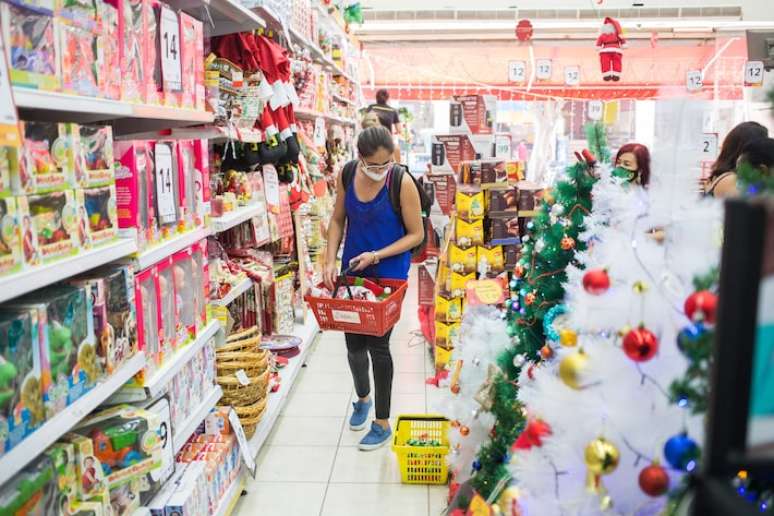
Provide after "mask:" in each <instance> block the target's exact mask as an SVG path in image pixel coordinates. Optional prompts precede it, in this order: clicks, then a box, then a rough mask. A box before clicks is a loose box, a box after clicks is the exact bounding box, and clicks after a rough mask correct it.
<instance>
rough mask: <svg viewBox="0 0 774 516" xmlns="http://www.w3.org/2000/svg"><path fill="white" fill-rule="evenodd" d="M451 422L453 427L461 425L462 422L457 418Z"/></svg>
mask: <svg viewBox="0 0 774 516" xmlns="http://www.w3.org/2000/svg"><path fill="white" fill-rule="evenodd" d="M449 424H450V425H451V426H452V428H457V427H459V426H460V422H459V420H457V419H454V420H452V422H451V423H449Z"/></svg>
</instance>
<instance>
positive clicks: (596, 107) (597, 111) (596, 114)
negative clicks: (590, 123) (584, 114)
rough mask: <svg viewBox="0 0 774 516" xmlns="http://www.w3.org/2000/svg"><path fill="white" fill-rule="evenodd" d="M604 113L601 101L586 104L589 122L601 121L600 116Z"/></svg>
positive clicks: (603, 105)
mask: <svg viewBox="0 0 774 516" xmlns="http://www.w3.org/2000/svg"><path fill="white" fill-rule="evenodd" d="M604 113H605V104H604V103H603V102H602V101H601V100H591V101H589V103H588V116H589V120H594V121H595V122H596V121H599V120H602V115H603V114H604Z"/></svg>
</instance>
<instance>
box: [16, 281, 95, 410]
mask: <svg viewBox="0 0 774 516" xmlns="http://www.w3.org/2000/svg"><path fill="white" fill-rule="evenodd" d="M11 306H13V307H22V308H25V309H33V310H36V312H37V318H38V324H39V325H40V328H41V342H40V346H39V353H40V368H41V374H42V378H41V391H42V393H43V401H44V403H45V405H46V414H47V416H48V417H49V418H50V417H53V416H54V415H55V414H57V413H58V412H60V411H62V410H64V408H65V407H66V406H68V405H70V404H72V403H73V402H74V401H75V400H77V399H78V398H80V397H81V396H83V395H84V394H86V393H87V392H88V391H89V390H90V389H91V388H92V387H94V383H95V382H96V381H97V379H98V378H99V375H100V369H99V363H98V360H97V351H96V347H95V345H94V323H93V321H94V320H93V315H92V310H91V299H90V296H88V295H87V292H86V289H84V288H82V287H73V286H70V285H55V286H53V287H48V288H46V289H43V290H38V291H35V292H33V293H31V294H28V295H26V296H23V297H21V298H19V299H18V300H14V301H13V302H12V305H11Z"/></svg>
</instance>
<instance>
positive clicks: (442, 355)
mask: <svg viewBox="0 0 774 516" xmlns="http://www.w3.org/2000/svg"><path fill="white" fill-rule="evenodd" d="M451 354H452V353H451V350H450V349H445V348H442V347H440V346H436V347H435V367H436V368H441V367H446V366H447V365H449V362H451Z"/></svg>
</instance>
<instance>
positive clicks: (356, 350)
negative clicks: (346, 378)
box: [344, 330, 392, 419]
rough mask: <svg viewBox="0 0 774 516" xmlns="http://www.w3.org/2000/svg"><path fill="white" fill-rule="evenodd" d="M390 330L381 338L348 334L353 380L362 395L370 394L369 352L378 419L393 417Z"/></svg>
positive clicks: (346, 336)
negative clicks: (391, 406)
mask: <svg viewBox="0 0 774 516" xmlns="http://www.w3.org/2000/svg"><path fill="white" fill-rule="evenodd" d="M391 333H392V330H390V331H388V332H387V333H386V334H384V335H383V336H382V337H372V336H370V335H359V334H357V333H345V334H344V337H345V339H346V340H347V358H348V359H349V369H350V370H351V371H352V379H353V380H354V381H355V392H357V395H358V396H359V397H360V398H365V397H366V396H368V395H369V394H370V393H371V382H370V381H369V378H368V354H369V353H370V354H371V361H372V362H373V369H374V391H375V395H374V398H375V400H376V419H389V418H390V399H391V397H392V355H391V354H390V334H391Z"/></svg>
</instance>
